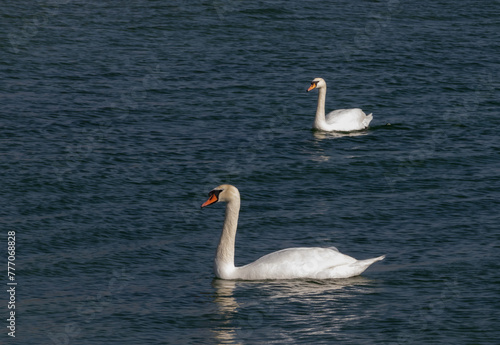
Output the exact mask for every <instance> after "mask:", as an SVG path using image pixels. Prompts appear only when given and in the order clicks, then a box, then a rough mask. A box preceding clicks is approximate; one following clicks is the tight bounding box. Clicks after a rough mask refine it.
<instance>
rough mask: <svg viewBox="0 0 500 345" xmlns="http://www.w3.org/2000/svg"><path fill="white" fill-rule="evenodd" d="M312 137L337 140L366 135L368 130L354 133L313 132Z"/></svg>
mask: <svg viewBox="0 0 500 345" xmlns="http://www.w3.org/2000/svg"><path fill="white" fill-rule="evenodd" d="M313 133H314V137H315V138H316V139H318V140H323V139H337V138H344V137H359V136H362V135H367V134H368V133H369V131H368V130H362V131H355V132H325V131H314V132H313Z"/></svg>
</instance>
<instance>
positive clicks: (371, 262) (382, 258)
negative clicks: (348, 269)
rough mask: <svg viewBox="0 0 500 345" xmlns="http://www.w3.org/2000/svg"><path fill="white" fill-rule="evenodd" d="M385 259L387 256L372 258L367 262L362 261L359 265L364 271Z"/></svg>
mask: <svg viewBox="0 0 500 345" xmlns="http://www.w3.org/2000/svg"><path fill="white" fill-rule="evenodd" d="M384 259H385V255H381V256H377V257H376V258H371V259H366V260H360V261H358V263H357V265H359V266H360V267H362V268H363V271H364V270H366V269H367V268H368V267H370V266H371V265H372V264H373V263H375V262H377V261H382V260H384Z"/></svg>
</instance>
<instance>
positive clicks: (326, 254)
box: [236, 247, 378, 280]
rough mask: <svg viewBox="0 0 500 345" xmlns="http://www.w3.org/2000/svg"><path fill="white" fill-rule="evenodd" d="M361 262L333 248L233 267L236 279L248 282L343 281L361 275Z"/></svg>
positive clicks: (287, 251)
mask: <svg viewBox="0 0 500 345" xmlns="http://www.w3.org/2000/svg"><path fill="white" fill-rule="evenodd" d="M362 261H366V260H362ZM362 261H358V260H356V259H354V258H353V257H350V256H349V255H345V254H342V253H340V252H339V251H338V250H337V249H336V248H335V247H332V248H289V249H283V250H280V251H277V252H274V253H271V254H267V255H265V256H263V257H261V258H260V259H258V260H256V261H254V262H252V263H251V264H248V265H246V266H242V267H238V268H236V270H237V272H236V273H237V274H236V277H237V278H238V279H248V280H256V279H294V278H318V279H324V278H346V277H351V276H355V275H359V274H361V272H363V271H364V270H365V269H366V268H367V267H368V266H369V265H365V266H366V267H364V266H363V267H364V268H363V269H362V270H360V267H358V265H357V263H358V262H362ZM377 261H378V260H377ZM373 262H375V261H373ZM373 262H371V263H373ZM371 263H370V264H371Z"/></svg>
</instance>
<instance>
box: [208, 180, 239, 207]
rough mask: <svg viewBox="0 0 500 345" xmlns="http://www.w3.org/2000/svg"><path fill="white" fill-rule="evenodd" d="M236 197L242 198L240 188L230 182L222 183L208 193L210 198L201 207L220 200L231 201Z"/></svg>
mask: <svg viewBox="0 0 500 345" xmlns="http://www.w3.org/2000/svg"><path fill="white" fill-rule="evenodd" d="M236 199H237V200H239V199H240V192H239V191H238V188H236V187H235V186H232V185H230V184H222V185H220V186H218V187H215V188H214V189H212V190H211V191H210V192H209V193H208V200H207V201H205V202H204V203H203V204H202V205H201V207H202V208H203V207H205V206H208V205H212V204H215V203H216V202H219V201H223V202H229V201H232V200H236Z"/></svg>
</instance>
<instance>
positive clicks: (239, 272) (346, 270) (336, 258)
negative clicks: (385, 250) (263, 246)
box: [201, 184, 385, 280]
mask: <svg viewBox="0 0 500 345" xmlns="http://www.w3.org/2000/svg"><path fill="white" fill-rule="evenodd" d="M208 196H209V198H208V200H207V201H206V202H204V203H203V205H201V207H205V206H208V205H211V204H213V203H216V202H218V201H225V202H227V205H226V217H225V219H224V226H223V228H222V234H221V237H220V241H219V245H218V247H217V253H216V256H215V275H216V276H217V277H218V278H222V279H243V280H261V279H293V278H310V279H328V278H348V277H353V276H357V275H359V274H361V273H362V272H364V271H365V270H366V269H367V268H368V266H370V265H371V264H372V263H374V262H376V261H380V260H383V259H384V257H385V255H382V256H379V257H377V258H373V259H367V260H356V259H354V258H352V257H350V256H348V255H345V254H342V253H340V252H339V251H338V250H337V248H335V247H330V248H317V247H316V248H289V249H283V250H280V251H277V252H274V253H271V254H267V255H265V256H263V257H261V258H260V259H258V260H257V261H254V262H252V263H250V264H248V265H245V266H242V267H235V266H234V243H235V237H236V229H237V227H238V215H239V213H240V193H239V191H238V189H237V188H236V187H234V186H231V185H227V184H223V185H220V186H219V187H217V188H214V189H213V190H212V191H211V192H210V193H209V194H208Z"/></svg>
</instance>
